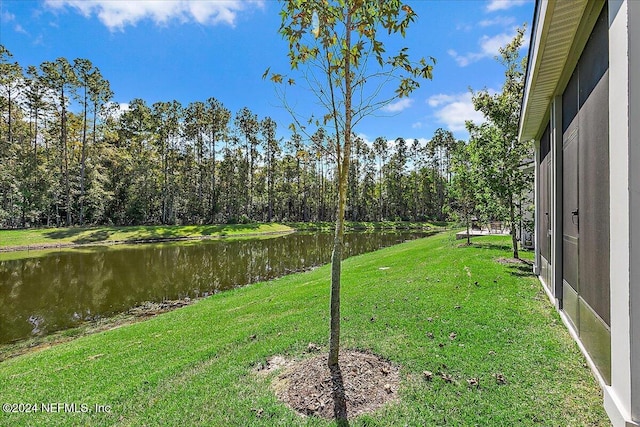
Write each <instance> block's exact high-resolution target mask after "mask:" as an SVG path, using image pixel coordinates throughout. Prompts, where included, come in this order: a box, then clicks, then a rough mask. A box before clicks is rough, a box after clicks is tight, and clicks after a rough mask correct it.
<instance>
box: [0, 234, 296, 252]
mask: <svg viewBox="0 0 640 427" xmlns="http://www.w3.org/2000/svg"><path fill="white" fill-rule="evenodd" d="M296 231H297V230H295V229H290V230H282V231H265V232H258V233H240V234H231V235H225V234H219V235H213V236H183V237H157V238H142V239H129V240H105V241H98V242H87V243H73V242H60V243H35V244H32V245H17V246H0V253H5V252H26V251H40V250H47V249H70V248H82V247H92V246H115V245H138V244H148V243H169V242H188V241H199V240H218V239H233V238H248V237H259V236H275V235H287V234H291V233H295V232H296Z"/></svg>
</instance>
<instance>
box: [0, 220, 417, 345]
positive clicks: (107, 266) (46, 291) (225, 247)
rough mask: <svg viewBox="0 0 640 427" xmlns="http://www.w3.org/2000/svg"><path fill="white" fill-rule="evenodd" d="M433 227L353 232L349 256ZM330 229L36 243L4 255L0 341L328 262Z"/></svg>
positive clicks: (349, 235)
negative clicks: (52, 245)
mask: <svg viewBox="0 0 640 427" xmlns="http://www.w3.org/2000/svg"><path fill="white" fill-rule="evenodd" d="M427 235H429V233H428V232H415V231H406V232H391V231H376V232H353V233H347V235H346V239H345V243H346V244H345V257H348V256H353V255H358V254H362V253H365V252H371V251H374V250H377V249H380V248H382V247H385V246H391V245H394V244H397V243H401V242H403V241H405V240H410V239H415V238H420V237H425V236H427ZM332 240H333V235H332V234H331V233H293V234H289V235H284V236H278V237H272V238H266V239H265V238H262V239H259V238H257V239H250V240H225V239H222V240H203V241H197V242H172V243H159V244H144V245H128V246H109V247H105V246H103V247H98V246H96V247H91V248H86V247H85V248H78V249H67V250H62V251H60V250H58V251H56V250H53V251H52V250H49V251H32V252H24V253H20V254H15V253H14V254H5V255H11V258H17V259H10V260H4V261H2V260H1V259H0V344H6V343H9V342H14V341H18V340H21V339H25V338H28V337H32V336H37V335H45V334H47V333H51V332H54V331H58V330H62V329H67V328H71V327H74V326H77V325H78V324H80V323H81V322H83V321H87V320H97V319H100V318H103V317H108V316H112V315H114V314H117V313H122V312H126V311H128V310H129V309H131V308H132V307H136V306H138V305H140V304H142V303H144V302H148V301H151V302H161V301H167V300H177V299H185V298H191V299H193V298H198V297H205V296H208V295H211V294H214V293H217V292H220V291H224V290H227V289H231V288H235V287H239V286H244V285H247V284H249V283H254V282H258V281H264V280H269V279H273V278H275V277H279V276H283V275H286V274H289V273H292V272H296V271H302V270H305V269H309V268H311V267H314V266H319V265H322V264H326V263H328V262H329V261H330V258H331V246H332Z"/></svg>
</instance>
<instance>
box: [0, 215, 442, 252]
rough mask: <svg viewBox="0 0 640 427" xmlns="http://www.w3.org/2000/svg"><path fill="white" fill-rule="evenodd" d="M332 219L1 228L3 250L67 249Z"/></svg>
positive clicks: (308, 226) (283, 228) (307, 226)
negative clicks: (210, 223)
mask: <svg viewBox="0 0 640 427" xmlns="http://www.w3.org/2000/svg"><path fill="white" fill-rule="evenodd" d="M445 228H446V223H437V224H433V223H428V222H403V221H386V222H349V221H347V223H346V229H347V230H352V231H363V230H433V229H445ZM332 229H333V223H332V222H308V223H302V222H296V223H285V224H282V223H252V224H233V225H226V224H214V225H144V226H103V227H69V228H39V229H20V230H0V253H2V252H18V251H32V250H43V249H63V248H76V247H83V246H110V245H122V244H143V243H162V242H179V241H191V240H196V241H197V240H211V239H221V238H230V237H233V238H253V237H258V236H269V235H280V234H287V233H292V232H294V231H330V230H332Z"/></svg>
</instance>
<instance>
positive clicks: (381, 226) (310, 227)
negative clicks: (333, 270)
mask: <svg viewBox="0 0 640 427" xmlns="http://www.w3.org/2000/svg"><path fill="white" fill-rule="evenodd" d="M286 225H288V226H290V227H292V228H295V229H296V230H298V231H316V230H321V231H333V229H334V227H335V222H330V221H318V222H288V223H286ZM448 225H451V223H447V222H437V221H436V222H420V221H376V222H367V221H346V222H345V227H346V229H347V230H414V229H429V230H433V229H437V228H446V227H447V226H448Z"/></svg>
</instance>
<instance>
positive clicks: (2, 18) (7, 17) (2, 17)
mask: <svg viewBox="0 0 640 427" xmlns="http://www.w3.org/2000/svg"><path fill="white" fill-rule="evenodd" d="M14 19H16V15H14V14H13V13H9V12H7V11H6V10H3V11H1V12H0V22H11V21H13V20H14Z"/></svg>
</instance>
